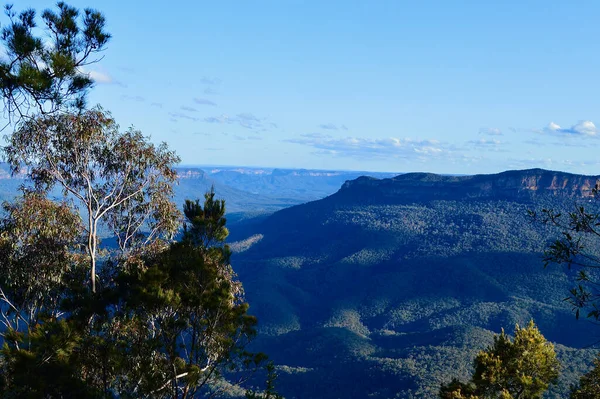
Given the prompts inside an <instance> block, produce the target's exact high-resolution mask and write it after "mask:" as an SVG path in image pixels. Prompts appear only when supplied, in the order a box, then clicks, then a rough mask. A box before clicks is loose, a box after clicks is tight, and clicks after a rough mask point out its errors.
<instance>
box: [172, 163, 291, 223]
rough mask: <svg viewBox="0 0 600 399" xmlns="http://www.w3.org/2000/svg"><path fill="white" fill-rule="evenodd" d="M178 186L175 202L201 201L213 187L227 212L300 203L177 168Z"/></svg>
mask: <svg viewBox="0 0 600 399" xmlns="http://www.w3.org/2000/svg"><path fill="white" fill-rule="evenodd" d="M177 173H178V176H179V184H178V185H177V186H176V188H175V201H176V202H177V203H178V204H182V203H183V201H184V200H185V199H197V198H199V199H201V200H203V198H204V193H205V192H206V191H208V190H210V188H211V186H214V188H215V191H216V193H217V196H218V197H219V198H224V199H225V200H226V206H227V211H228V212H251V213H252V212H259V211H264V212H273V211H275V210H279V209H282V208H285V207H288V206H291V205H296V204H299V203H302V202H303V201H302V200H300V199H294V198H278V197H277V196H276V194H275V193H273V192H262V193H259V194H256V193H251V192H248V191H244V190H243V189H240V188H239V187H237V186H232V185H230V184H227V183H223V182H221V181H218V180H215V179H213V178H212V177H210V176H209V175H208V174H207V173H206V172H205V171H204V170H202V169H199V168H191V167H178V168H177Z"/></svg>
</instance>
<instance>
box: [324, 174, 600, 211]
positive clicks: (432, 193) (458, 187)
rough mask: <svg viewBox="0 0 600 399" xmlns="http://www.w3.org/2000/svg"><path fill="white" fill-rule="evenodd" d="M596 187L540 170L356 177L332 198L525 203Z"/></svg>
mask: <svg viewBox="0 0 600 399" xmlns="http://www.w3.org/2000/svg"><path fill="white" fill-rule="evenodd" d="M597 184H600V176H583V175H575V174H570V173H563V172H554V171H548V170H543V169H529V170H515V171H507V172H503V173H498V174H491V175H473V176H442V175H436V174H431V173H407V174H404V175H400V176H396V177H394V178H392V179H381V180H379V179H373V178H369V177H360V178H358V179H355V180H351V181H347V182H346V183H345V184H344V185H343V186H342V188H341V189H340V191H339V192H338V193H336V194H335V196H336V197H338V199H340V198H342V199H343V198H345V199H348V200H349V199H351V198H353V199H354V200H363V201H368V202H373V201H375V202H384V203H385V202H389V201H393V202H397V201H399V202H405V201H427V200H437V199H446V200H465V199H488V198H494V199H507V200H517V201H526V200H530V199H532V198H533V197H536V196H540V195H551V196H560V197H565V198H585V197H590V196H592V195H593V194H592V190H593V188H594V187H595V186H596V185H597Z"/></svg>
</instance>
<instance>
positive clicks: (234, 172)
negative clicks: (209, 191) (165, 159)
mask: <svg viewBox="0 0 600 399" xmlns="http://www.w3.org/2000/svg"><path fill="white" fill-rule="evenodd" d="M203 169H205V170H206V171H207V174H208V176H210V178H211V179H213V180H215V181H218V182H220V183H224V184H226V185H229V186H231V187H235V188H237V189H240V190H244V191H248V192H251V193H254V194H259V195H267V196H270V197H277V198H293V199H295V200H299V201H301V202H306V201H313V200H316V199H321V198H324V197H326V196H328V195H331V194H333V193H335V192H336V191H337V190H338V189H339V188H340V186H341V185H342V184H343V183H344V182H345V181H347V180H352V179H356V178H357V177H360V176H371V177H377V178H384V177H392V176H394V174H392V173H379V172H356V171H335V170H308V169H265V168H248V167H203Z"/></svg>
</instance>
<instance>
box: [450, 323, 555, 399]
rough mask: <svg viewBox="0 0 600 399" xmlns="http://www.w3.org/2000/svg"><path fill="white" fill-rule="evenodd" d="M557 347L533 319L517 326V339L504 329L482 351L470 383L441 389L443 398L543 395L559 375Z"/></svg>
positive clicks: (531, 397)
mask: <svg viewBox="0 0 600 399" xmlns="http://www.w3.org/2000/svg"><path fill="white" fill-rule="evenodd" d="M559 366H560V365H559V362H558V360H557V359H556V353H555V352H554V346H553V345H552V344H551V343H549V342H547V341H546V339H545V338H544V336H543V335H542V334H541V333H540V331H539V330H538V328H537V327H536V326H535V324H534V323H533V321H531V322H530V323H529V325H528V326H527V327H525V328H522V327H519V326H518V325H517V326H516V328H515V336H514V339H513V340H511V339H510V337H509V336H508V335H506V334H505V333H504V331H502V333H501V334H500V335H497V336H495V337H494V343H493V345H492V346H491V347H489V348H488V349H486V350H484V351H481V352H479V354H478V355H477V357H476V358H475V361H474V369H475V372H474V373H473V376H472V378H471V380H470V381H469V382H468V383H462V382H460V381H458V380H453V381H452V382H450V383H449V384H447V385H443V386H442V387H441V389H440V398H442V399H476V398H481V399H484V398H502V399H535V398H541V397H542V395H543V393H544V392H545V391H546V390H547V389H548V386H549V385H550V384H551V383H555V382H556V380H557V379H558V374H559Z"/></svg>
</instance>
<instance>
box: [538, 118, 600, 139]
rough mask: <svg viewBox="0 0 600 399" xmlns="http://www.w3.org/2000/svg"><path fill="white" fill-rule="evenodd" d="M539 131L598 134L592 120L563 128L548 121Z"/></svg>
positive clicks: (574, 134) (580, 134)
mask: <svg viewBox="0 0 600 399" xmlns="http://www.w3.org/2000/svg"><path fill="white" fill-rule="evenodd" d="M537 132H539V133H550V134H564V135H572V136H587V137H595V136H598V132H599V131H598V128H597V127H596V125H595V124H594V122H592V121H579V122H577V123H576V124H575V125H573V126H571V127H570V128H563V127H561V126H560V125H559V124H558V123H555V122H550V123H549V124H548V125H547V126H546V127H545V128H544V129H543V130H542V131H537Z"/></svg>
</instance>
